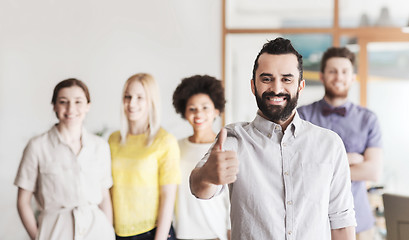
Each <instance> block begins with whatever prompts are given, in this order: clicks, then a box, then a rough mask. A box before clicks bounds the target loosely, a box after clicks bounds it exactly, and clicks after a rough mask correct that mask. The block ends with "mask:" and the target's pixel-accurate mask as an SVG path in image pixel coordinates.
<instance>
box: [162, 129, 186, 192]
mask: <svg viewBox="0 0 409 240" xmlns="http://www.w3.org/2000/svg"><path fill="white" fill-rule="evenodd" d="M160 148H161V150H160V151H161V155H160V156H159V159H158V162H159V184H160V185H166V184H179V183H180V178H181V177H180V165H179V162H180V150H179V144H178V142H177V140H176V138H175V137H173V136H172V135H170V134H168V135H166V136H164V138H163V141H162V142H161V144H160Z"/></svg>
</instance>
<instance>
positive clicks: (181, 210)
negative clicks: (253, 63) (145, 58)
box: [173, 75, 230, 240]
mask: <svg viewBox="0 0 409 240" xmlns="http://www.w3.org/2000/svg"><path fill="white" fill-rule="evenodd" d="M225 102H226V101H225V98H224V89H223V86H222V84H221V81H219V80H217V79H216V78H214V77H211V76H207V75H203V76H200V75H195V76H192V77H189V78H185V79H183V80H182V82H181V83H180V84H179V85H178V87H177V88H176V90H175V92H174V93H173V106H174V107H175V110H176V112H177V113H179V114H180V115H181V117H182V118H183V119H186V120H187V121H188V122H189V124H190V125H191V126H192V129H193V135H192V136H189V137H186V138H183V139H181V140H179V147H180V154H181V162H180V166H181V176H182V179H181V184H180V185H179V187H178V192H177V200H176V209H175V219H176V221H175V230H176V236H177V238H178V239H220V240H226V239H229V238H230V201H229V194H228V191H224V192H223V193H222V194H221V195H218V196H215V197H213V198H212V199H211V200H209V201H204V200H200V199H197V198H196V197H194V196H193V195H192V193H191V192H190V188H189V176H190V173H191V172H192V170H193V169H194V168H195V166H196V164H197V163H198V162H199V161H200V159H202V157H203V156H204V155H205V154H206V152H207V150H208V149H209V148H210V146H211V144H212V143H213V142H214V139H215V137H216V133H215V132H214V131H213V123H214V121H215V119H216V118H217V117H218V116H219V115H220V114H221V113H222V112H223V110H224V105H225Z"/></svg>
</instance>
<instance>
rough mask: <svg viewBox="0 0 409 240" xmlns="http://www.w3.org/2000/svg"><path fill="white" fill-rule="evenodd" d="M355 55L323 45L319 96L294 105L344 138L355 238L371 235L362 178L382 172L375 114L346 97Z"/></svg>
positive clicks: (375, 178) (305, 116) (370, 178)
mask: <svg viewBox="0 0 409 240" xmlns="http://www.w3.org/2000/svg"><path fill="white" fill-rule="evenodd" d="M354 64H355V55H354V53H353V52H351V51H349V50H348V49H347V48H345V47H332V48H329V49H327V51H326V52H325V53H324V55H323V57H322V60H321V72H320V80H321V82H322V83H323V84H324V87H325V95H324V97H323V99H321V100H319V101H317V102H314V103H312V104H310V105H306V106H302V107H300V108H299V109H298V112H299V114H300V117H301V118H302V119H305V120H307V121H310V122H312V123H313V124H316V125H318V126H320V127H324V128H328V129H331V130H332V131H334V132H336V133H338V135H339V136H340V137H341V138H342V141H343V142H344V145H345V148H346V151H347V155H348V161H349V166H350V170H351V180H352V185H351V188H352V194H353V196H354V206H355V215H356V221H357V227H356V232H357V239H358V240H367V239H368V240H372V239H374V224H375V218H374V216H373V213H372V209H371V206H370V204H369V200H368V194H367V190H366V182H365V181H374V182H376V181H378V179H379V178H380V175H381V173H382V143H381V140H382V136H381V130H380V126H379V122H378V119H377V117H376V115H375V114H374V113H373V112H372V111H370V110H369V109H367V108H364V107H361V106H359V105H356V104H353V103H352V102H351V101H349V100H348V92H349V90H350V88H351V85H352V83H353V82H354V81H355V79H356V75H355V73H354Z"/></svg>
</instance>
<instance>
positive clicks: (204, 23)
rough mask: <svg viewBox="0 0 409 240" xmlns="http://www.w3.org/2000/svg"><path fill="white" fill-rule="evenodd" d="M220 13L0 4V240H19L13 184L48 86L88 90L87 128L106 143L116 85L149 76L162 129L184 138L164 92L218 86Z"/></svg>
mask: <svg viewBox="0 0 409 240" xmlns="http://www.w3.org/2000/svg"><path fill="white" fill-rule="evenodd" d="M220 11H221V5H220V1H217V0H195V1H189V0H171V1H161V0H150V1H142V0H121V1H109V0H98V1H97V0H89V1H77V0H74V1H54V0H37V1H29V0H25V1H20V0H16V1H1V2H0V191H1V196H2V197H1V198H0V212H1V217H0V239H2V240H6V239H13V240H14V239H28V236H27V234H26V233H25V231H24V230H23V227H22V224H21V222H20V220H19V218H18V215H17V210H16V207H15V205H16V203H15V202H16V194H17V188H16V187H15V186H13V181H14V177H15V173H16V170H17V167H18V164H19V161H20V157H21V153H22V151H23V149H24V146H25V144H26V143H27V141H28V140H29V139H30V138H31V137H33V136H34V135H36V134H40V133H42V132H44V131H46V130H48V129H49V128H50V127H51V126H52V125H53V124H54V123H56V118H55V116H54V114H53V112H52V106H51V104H50V100H51V95H52V89H53V87H54V86H55V84H56V83H57V82H59V81H61V80H63V79H66V78H69V77H76V78H78V79H81V80H83V81H84V82H86V83H87V85H88V87H89V88H90V92H91V100H92V107H91V111H90V113H89V114H88V116H87V119H86V127H87V129H89V130H90V131H92V132H98V131H101V130H103V129H106V131H105V132H104V137H107V136H108V135H109V133H110V132H112V131H113V130H115V129H117V128H118V127H119V104H120V101H121V97H120V95H121V89H122V85H123V83H124V82H125V80H126V79H127V78H128V77H129V76H130V75H132V74H134V73H137V72H148V73H151V74H153V75H154V77H155V78H156V79H157V81H158V83H159V86H160V91H161V99H162V100H161V103H162V123H163V126H164V128H165V129H167V130H168V131H170V132H171V133H173V134H174V135H175V136H176V137H178V138H180V137H183V136H186V135H188V134H190V133H191V130H190V129H189V126H188V124H187V123H186V122H184V121H183V120H181V119H180V118H179V116H178V115H176V114H175V113H174V109H173V106H172V102H171V97H172V93H173V90H174V89H175V87H176V85H177V84H178V82H179V81H180V79H181V78H183V77H187V76H190V75H193V74H210V75H214V76H216V77H220V72H221V69H220V66H221V59H220V51H221V33H220V31H221V30H220V27H221V19H220V16H221V14H220ZM219 122H220V121H219Z"/></svg>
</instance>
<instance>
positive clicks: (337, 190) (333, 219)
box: [328, 139, 356, 229]
mask: <svg viewBox="0 0 409 240" xmlns="http://www.w3.org/2000/svg"><path fill="white" fill-rule="evenodd" d="M337 146H339V147H338V148H337V149H336V150H334V153H333V154H334V157H333V159H334V162H333V168H334V174H333V178H332V182H331V193H330V201H329V209H328V217H329V221H330V226H331V229H339V228H344V227H349V226H356V220H355V211H354V201H353V196H352V192H351V176H350V175H351V174H350V170H349V165H348V158H347V155H346V151H345V148H344V145H343V144H342V140H341V139H339V144H338V145H337Z"/></svg>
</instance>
